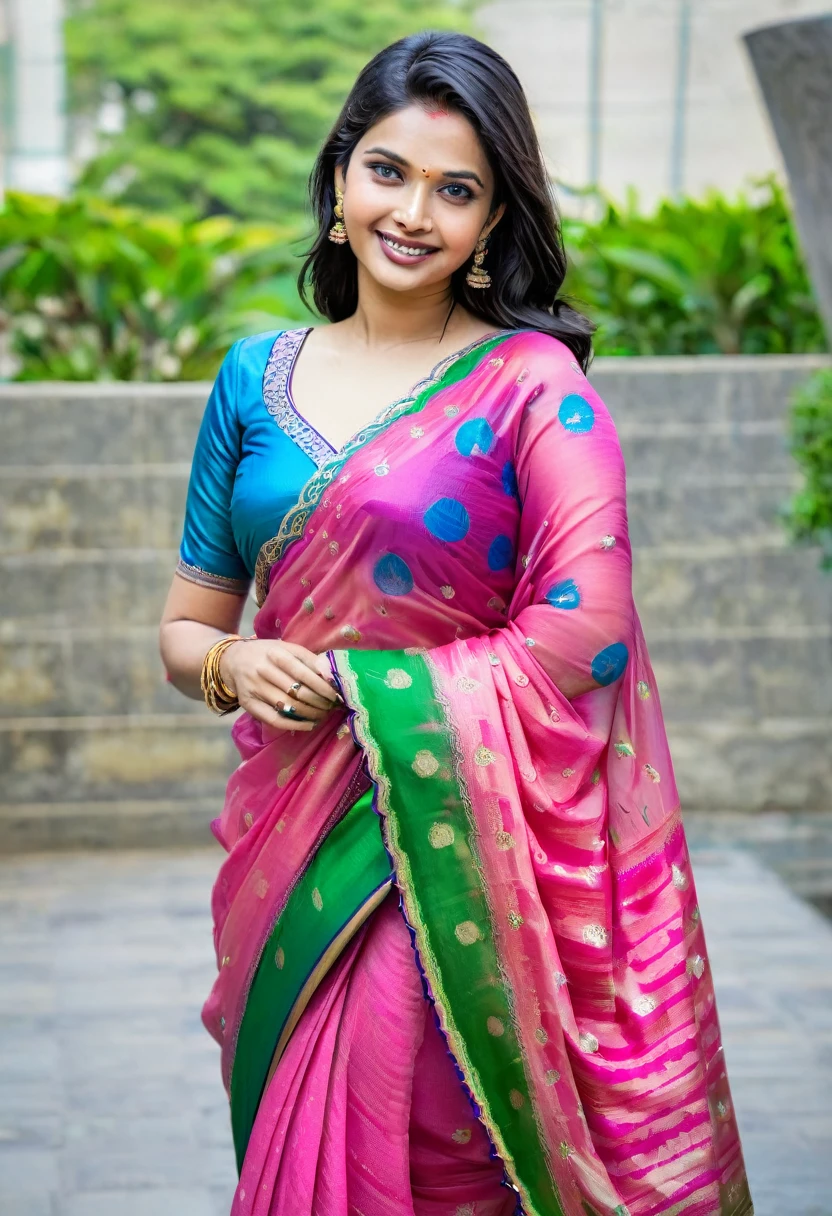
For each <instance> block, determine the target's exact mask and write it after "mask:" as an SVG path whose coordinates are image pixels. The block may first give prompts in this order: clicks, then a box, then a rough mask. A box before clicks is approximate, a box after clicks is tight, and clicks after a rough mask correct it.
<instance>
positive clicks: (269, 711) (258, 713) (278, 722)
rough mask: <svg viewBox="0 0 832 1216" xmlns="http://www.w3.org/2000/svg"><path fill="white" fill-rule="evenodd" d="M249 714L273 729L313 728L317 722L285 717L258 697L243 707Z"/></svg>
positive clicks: (304, 729) (305, 729)
mask: <svg viewBox="0 0 832 1216" xmlns="http://www.w3.org/2000/svg"><path fill="white" fill-rule="evenodd" d="M243 708H244V709H246V710H247V712H248V713H250V714H251V716H252V717H253V718H257V720H258V721H260V722H264V723H265V724H266V725H267V726H271V727H273V728H274V729H275V730H303V731H310V730H314V728H315V727H316V726H317V722H310V721H303V720H302V719H301V718H287V717H286V715H285V714H282V713H280V712H279V711H278V710H277V709H276V708H275V707H274V705H270V704H269V703H268V702H267V701H261V700H260V698H259V697H254V698H252V700H251V701H250V702H249V703H248V704H247V705H245V706H244V707H243Z"/></svg>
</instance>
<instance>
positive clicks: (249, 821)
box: [243, 811, 254, 828]
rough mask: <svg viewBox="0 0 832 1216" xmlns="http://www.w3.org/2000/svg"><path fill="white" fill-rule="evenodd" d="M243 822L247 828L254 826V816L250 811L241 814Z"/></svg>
mask: <svg viewBox="0 0 832 1216" xmlns="http://www.w3.org/2000/svg"><path fill="white" fill-rule="evenodd" d="M243 823H244V824H245V825H246V827H247V828H250V827H253V826H254V816H253V815H252V813H251V811H246V813H245V815H243Z"/></svg>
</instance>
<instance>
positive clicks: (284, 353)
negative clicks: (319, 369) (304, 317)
mask: <svg viewBox="0 0 832 1216" xmlns="http://www.w3.org/2000/svg"><path fill="white" fill-rule="evenodd" d="M308 333H309V327H307V328H306V329H287V330H285V331H284V332H283V333H280V334H278V335H277V337H276V338H275V341H274V345H273V346H272V349H271V351H270V352H269V358H268V361H267V363H266V370H265V371H264V372H263V400H264V402H265V403H266V409H267V410H268V411H269V413H270V414H271V416H272V417H273V418H274V420H275V422H276V423H277V425H278V426H279V427H280V429H281V431H283V434H284V435H286V436H287V437H288V438H289V439H291V440H292V443H294V444H297V446H298V447H299V448H300V449H301V451H302V452H304V453H305V454H306V455H307V456H308V457H309V459H310V460H311V461H312V462H313V463H314V465H315V467H316V468H317V469H319V468H320V467H321V466H322V465H324V464H326V462H327V461H328V460H329V459H330V458H331V457H332V454H333V448H332V445H331V444H329V443H328V442H327V441H326V439H324V437H323V435H321V434H319V432H318V431H316V430H315V428H314V427H313V426H311V425H310V423H308V422H307V421H306V419H305V418H303V417H302V416H301V415H300V414H299V413H298V411H297V409H296V408H295V404H294V402H293V401H292V398H291V395H290V393H289V379H290V377H291V375H292V368H293V367H294V366H295V359H296V358H297V355H298V351H299V350H300V348H301V346H302V345H303V343H304V340H305V339H306V335H307V334H308Z"/></svg>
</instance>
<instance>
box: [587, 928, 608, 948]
mask: <svg viewBox="0 0 832 1216" xmlns="http://www.w3.org/2000/svg"><path fill="white" fill-rule="evenodd" d="M581 937H582V938H583V940H584V942H585V943H586V945H587V946H599V947H600V946H606V944H607V931H606V929H605V928H604V926H603V925H584V927H583V929H582V931H581Z"/></svg>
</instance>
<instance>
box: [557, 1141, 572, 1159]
mask: <svg viewBox="0 0 832 1216" xmlns="http://www.w3.org/2000/svg"><path fill="white" fill-rule="evenodd" d="M560 1155H561V1157H563V1159H564V1161H565V1160H566V1158H567V1157H571V1156H572V1149H571V1148H570V1147H569V1145H568V1144H567V1143H566V1141H565V1140H561V1142H560Z"/></svg>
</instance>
